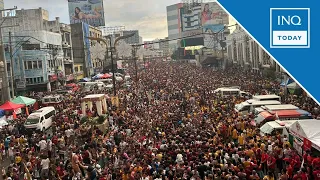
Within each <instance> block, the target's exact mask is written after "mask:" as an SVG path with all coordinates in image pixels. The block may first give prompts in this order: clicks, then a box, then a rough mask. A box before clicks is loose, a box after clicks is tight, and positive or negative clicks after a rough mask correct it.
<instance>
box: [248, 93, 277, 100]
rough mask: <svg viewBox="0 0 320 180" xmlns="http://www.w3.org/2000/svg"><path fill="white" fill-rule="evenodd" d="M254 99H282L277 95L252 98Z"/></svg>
mask: <svg viewBox="0 0 320 180" xmlns="http://www.w3.org/2000/svg"><path fill="white" fill-rule="evenodd" d="M252 98H253V99H268V98H280V96H278V95H275V94H267V95H257V96H252Z"/></svg>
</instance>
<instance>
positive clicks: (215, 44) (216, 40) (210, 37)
mask: <svg viewBox="0 0 320 180" xmlns="http://www.w3.org/2000/svg"><path fill="white" fill-rule="evenodd" d="M223 30H224V25H223V24H209V25H205V26H203V33H204V34H203V36H204V39H203V41H204V46H205V47H207V48H210V49H218V50H220V49H221V46H220V40H223V39H224V34H223ZM216 33H218V34H216Z"/></svg>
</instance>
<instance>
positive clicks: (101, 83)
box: [82, 82, 106, 91]
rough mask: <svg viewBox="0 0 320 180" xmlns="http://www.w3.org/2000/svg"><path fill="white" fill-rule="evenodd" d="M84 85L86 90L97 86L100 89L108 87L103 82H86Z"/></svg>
mask: <svg viewBox="0 0 320 180" xmlns="http://www.w3.org/2000/svg"><path fill="white" fill-rule="evenodd" d="M82 86H83V87H84V91H91V90H93V89H94V88H95V87H96V88H98V89H99V90H103V89H106V85H105V84H104V83H103V82H84V83H82Z"/></svg>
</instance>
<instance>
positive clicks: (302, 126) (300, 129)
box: [289, 120, 320, 150]
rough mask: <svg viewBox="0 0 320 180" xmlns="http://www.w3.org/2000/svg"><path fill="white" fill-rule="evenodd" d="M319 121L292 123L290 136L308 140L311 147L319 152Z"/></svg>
mask: <svg viewBox="0 0 320 180" xmlns="http://www.w3.org/2000/svg"><path fill="white" fill-rule="evenodd" d="M319 127H320V121H319V120H298V121H296V122H295V123H293V124H292V125H291V126H290V128H289V131H290V133H291V134H293V135H295V136H297V137H299V138H301V139H304V138H306V139H309V140H310V141H311V142H312V144H313V146H314V147H315V148H316V149H318V150H320V128H319Z"/></svg>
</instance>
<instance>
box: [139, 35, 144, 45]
mask: <svg viewBox="0 0 320 180" xmlns="http://www.w3.org/2000/svg"><path fill="white" fill-rule="evenodd" d="M142 43H143V39H142V37H141V36H139V44H142Z"/></svg>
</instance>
